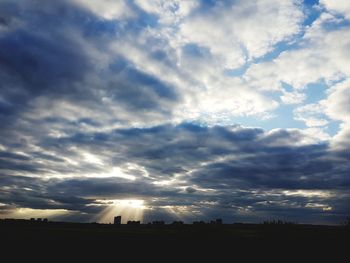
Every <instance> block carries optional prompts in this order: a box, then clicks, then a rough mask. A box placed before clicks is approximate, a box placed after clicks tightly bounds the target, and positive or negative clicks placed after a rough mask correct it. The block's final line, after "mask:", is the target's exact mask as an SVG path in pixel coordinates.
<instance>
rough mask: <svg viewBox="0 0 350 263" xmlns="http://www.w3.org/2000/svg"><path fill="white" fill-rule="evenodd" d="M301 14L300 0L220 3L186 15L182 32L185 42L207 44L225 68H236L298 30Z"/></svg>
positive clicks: (199, 44) (202, 45) (181, 26)
mask: <svg viewBox="0 0 350 263" xmlns="http://www.w3.org/2000/svg"><path fill="white" fill-rule="evenodd" d="M302 17H303V14H302V11H301V8H300V7H299V5H298V1H278V2H276V1H272V0H267V1H236V2H235V3H234V4H233V5H230V6H226V5H224V4H220V3H219V4H217V5H216V6H215V7H214V8H213V10H211V11H210V12H203V13H202V14H199V15H196V16H194V17H189V18H188V19H185V20H184V22H183V23H182V24H181V25H180V32H179V33H180V34H181V36H182V38H183V39H182V40H183V42H184V43H195V44H197V45H198V46H200V47H206V48H208V49H209V50H210V52H211V53H212V54H213V55H215V56H218V57H220V58H221V59H222V61H223V65H222V66H223V67H224V68H237V67H239V66H241V65H242V64H244V62H245V61H246V60H247V59H252V58H256V57H260V56H262V55H264V54H266V53H267V52H269V51H271V50H272V48H273V45H274V44H276V43H278V42H279V41H282V40H286V39H288V38H289V37H290V36H292V35H293V34H296V33H297V32H299V27H300V23H301V20H302Z"/></svg>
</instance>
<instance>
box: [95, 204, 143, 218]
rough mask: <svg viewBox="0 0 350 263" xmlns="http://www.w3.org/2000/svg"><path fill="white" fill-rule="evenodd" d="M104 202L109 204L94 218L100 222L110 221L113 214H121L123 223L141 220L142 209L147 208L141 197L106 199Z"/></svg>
mask: <svg viewBox="0 0 350 263" xmlns="http://www.w3.org/2000/svg"><path fill="white" fill-rule="evenodd" d="M106 203H110V205H109V206H108V207H107V208H106V209H104V210H103V211H102V212H101V213H100V214H99V215H98V216H97V218H96V221H98V222H100V223H112V222H113V218H114V217H115V216H121V217H122V223H123V224H126V222H127V221H129V220H133V221H141V222H142V220H143V210H144V209H146V208H147V207H146V205H145V201H144V200H141V199H116V200H106Z"/></svg>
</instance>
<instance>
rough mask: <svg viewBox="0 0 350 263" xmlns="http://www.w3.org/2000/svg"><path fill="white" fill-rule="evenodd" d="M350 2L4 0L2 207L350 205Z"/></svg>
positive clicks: (163, 210)
mask: <svg viewBox="0 0 350 263" xmlns="http://www.w3.org/2000/svg"><path fill="white" fill-rule="evenodd" d="M349 58H350V2H349V1H344V0H319V1H317V0H312V1H310V0H305V1H302V0H284V1H278V0H250V1H245V0H232V1H231V0H226V1H224V0H223V1H220V0H218V1H213V0H183V1H181V0H168V1H167V0H57V1H44V0H0V80H1V81H0V128H1V129H0V218H30V217H47V218H49V219H50V220H57V221H78V222H102V223H108V222H112V221H113V217H114V216H117V215H122V221H123V222H126V221H127V220H141V221H142V222H145V223H146V222H148V221H152V220H165V221H166V222H171V221H173V220H182V221H184V222H187V223H189V222H192V221H194V220H205V221H206V220H211V219H215V218H222V219H223V220H224V222H226V223H233V222H262V221H263V220H271V219H281V220H287V221H293V222H299V223H313V224H339V223H341V222H343V221H344V220H345V218H346V216H349V215H350V191H349V190H350V189H349V188H350V162H349V161H350V103H349V102H350V63H349Z"/></svg>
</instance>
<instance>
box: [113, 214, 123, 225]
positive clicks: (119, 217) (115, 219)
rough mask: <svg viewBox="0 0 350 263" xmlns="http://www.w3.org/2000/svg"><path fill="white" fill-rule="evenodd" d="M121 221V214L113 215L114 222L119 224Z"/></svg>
mask: <svg viewBox="0 0 350 263" xmlns="http://www.w3.org/2000/svg"><path fill="white" fill-rule="evenodd" d="M121 223H122V217H121V216H115V217H114V224H115V225H120V224H121Z"/></svg>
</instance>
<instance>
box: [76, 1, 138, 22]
mask: <svg viewBox="0 0 350 263" xmlns="http://www.w3.org/2000/svg"><path fill="white" fill-rule="evenodd" d="M73 1H75V2H76V3H77V4H79V5H81V6H83V7H85V8H87V9H89V10H91V11H92V12H93V13H95V14H96V15H98V16H100V17H103V18H104V19H108V20H114V19H122V18H127V17H131V16H133V15H134V13H133V11H132V10H131V9H130V7H129V6H128V5H127V3H126V1H125V0H117V1H116V0H73Z"/></svg>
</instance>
